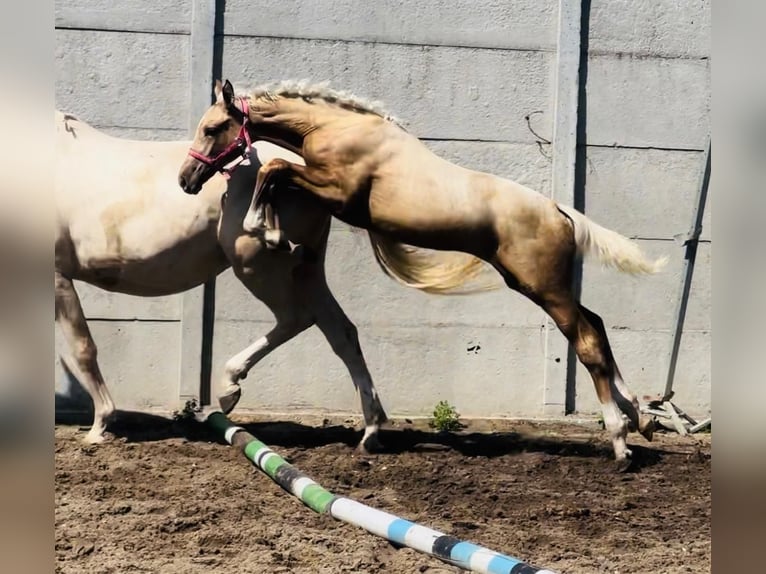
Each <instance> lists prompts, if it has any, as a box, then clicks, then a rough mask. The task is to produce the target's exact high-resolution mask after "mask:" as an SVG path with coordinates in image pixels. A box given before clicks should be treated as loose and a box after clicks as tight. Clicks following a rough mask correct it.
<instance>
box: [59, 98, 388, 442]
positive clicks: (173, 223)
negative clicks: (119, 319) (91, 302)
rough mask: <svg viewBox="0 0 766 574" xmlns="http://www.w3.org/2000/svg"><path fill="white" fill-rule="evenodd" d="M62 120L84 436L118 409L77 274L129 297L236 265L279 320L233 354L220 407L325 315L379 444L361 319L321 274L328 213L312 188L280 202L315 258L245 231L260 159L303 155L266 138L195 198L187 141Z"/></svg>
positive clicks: (70, 359) (70, 297)
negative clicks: (87, 414)
mask: <svg viewBox="0 0 766 574" xmlns="http://www.w3.org/2000/svg"><path fill="white" fill-rule="evenodd" d="M55 125H56V161H57V165H56V169H57V172H56V188H55V205H56V213H57V222H58V226H57V229H56V244H55V246H56V247H55V298H56V323H57V324H58V326H59V328H60V329H61V331H62V333H63V335H64V338H65V340H66V344H67V347H68V349H67V350H65V351H64V352H63V353H62V357H61V358H62V361H63V363H64V365H65V367H66V368H67V369H68V370H69V371H70V372H71V373H72V374H73V375H75V376H76V377H77V378H78V380H79V381H80V382H81V384H82V385H83V386H84V387H85V389H86V390H87V391H88V394H89V395H90V396H91V399H92V400H93V405H94V419H93V425H92V428H91V429H90V431H89V432H88V434H87V436H86V437H85V438H86V440H87V441H88V442H91V443H98V442H101V441H103V440H104V431H105V430H106V424H107V420H108V418H109V417H110V415H112V413H113V411H114V408H115V407H114V401H113V400H112V397H111V395H110V393H109V390H108V389H107V387H106V384H105V382H104V378H103V376H102V374H101V370H100V368H99V365H98V360H97V357H96V345H95V343H94V341H93V338H92V336H91V333H90V330H89V328H88V324H87V321H86V318H85V314H84V313H83V309H82V307H81V305H80V299H79V297H78V295H77V291H76V290H75V285H74V281H75V280H80V281H85V282H87V283H90V284H92V285H95V286H98V287H100V288H102V289H105V290H108V291H113V292H118V293H127V294H130V295H139V296H147V297H148V296H159V295H169V294H173V293H180V292H182V291H184V290H186V289H190V288H192V287H194V286H196V285H200V284H201V283H203V282H205V281H206V280H208V279H210V278H212V277H215V276H216V275H217V274H218V273H220V272H221V271H223V270H224V269H226V268H227V267H228V266H229V264H230V263H231V265H232V267H233V270H234V273H235V274H236V276H237V277H238V278H239V280H240V281H241V282H242V283H243V284H244V285H245V287H246V288H247V289H248V290H249V291H250V292H251V293H252V294H253V295H254V296H255V297H256V298H258V299H259V300H261V301H262V302H263V303H265V304H266V305H267V306H268V307H269V309H270V311H271V312H272V313H273V314H274V317H275V319H276V325H275V326H274V328H273V329H272V330H271V331H269V333H267V334H266V335H265V336H263V337H261V338H259V339H257V340H256V341H255V342H254V343H253V344H251V345H250V346H248V347H247V348H246V349H244V350H243V351H241V352H239V353H237V354H236V355H234V356H233V357H232V358H231V359H230V360H229V361H227V363H226V366H225V368H224V373H223V376H222V378H221V381H220V383H219V389H220V391H219V392H220V394H219V400H220V402H221V407H222V408H223V409H224V410H225V411H226V412H229V411H230V410H231V409H233V408H234V406H235V405H236V403H237V401H238V399H239V398H240V393H241V391H240V385H239V382H240V380H241V379H244V378H245V377H246V376H247V373H248V371H250V369H252V368H253V366H254V365H255V364H256V363H257V362H258V361H259V360H261V359H262V358H263V357H265V356H266V355H267V354H268V353H269V352H271V351H272V350H274V349H275V348H277V347H278V346H279V345H281V344H282V343H285V342H286V341H289V340H290V339H292V338H293V337H295V336H296V335H297V334H298V333H300V332H302V331H304V330H305V329H307V328H309V327H310V326H312V325H317V326H318V327H319V329H320V330H321V331H322V333H323V334H324V336H325V337H326V338H327V340H328V342H329V343H330V346H331V347H332V349H333V351H334V352H335V353H336V354H337V355H338V357H340V359H341V360H342V361H343V362H344V364H345V365H346V367H347V369H348V371H349V374H350V375H351V379H352V381H353V383H354V385H355V386H356V388H357V390H358V392H359V395H360V400H361V403H362V412H363V414H364V420H365V426H366V428H365V435H364V437H363V439H362V442H361V443H360V446H361V447H362V448H363V449H364V448H370V447H374V446H375V440H376V433H377V430H378V426H379V425H380V424H381V423H382V422H384V421H385V420H386V414H385V412H384V410H383V407H382V406H381V403H380V400H379V399H378V394H377V391H376V389H375V387H374V385H373V382H372V377H371V376H370V373H369V371H368V369H367V365H366V363H365V360H364V357H363V355H362V351H361V348H360V346H359V340H358V337H357V331H356V328H355V326H354V324H353V323H352V322H351V321H350V320H349V319H348V317H347V316H346V315H345V313H344V312H343V310H342V309H341V307H340V305H339V304H338V302H337V301H336V299H335V297H334V296H333V295H332V293H331V292H330V289H329V287H328V285H327V281H326V279H325V271H324V254H325V248H326V245H327V237H328V234H329V230H330V216H329V215H328V214H327V212H326V210H324V209H322V208H321V207H320V206H319V205H318V204H317V202H316V201H315V200H313V199H312V198H310V197H306V198H304V199H298V200H297V201H290V202H289V205H288V204H286V205H285V206H284V207H283V206H281V205H280V206H278V207H277V208H276V209H277V211H278V212H279V215H280V224H281V225H284V226H285V229H288V228H289V230H290V231H289V232H290V234H291V235H294V236H295V237H296V238H300V241H301V242H305V243H304V245H305V246H306V247H307V251H309V252H310V254H311V258H310V260H301V259H300V258H298V257H295V256H293V255H290V254H289V253H284V252H280V251H274V250H268V249H264V248H263V243H262V242H261V241H260V240H257V239H254V238H253V237H252V236H250V235H248V234H246V233H244V232H243V230H242V220H243V218H244V215H245V213H246V212H247V209H248V206H249V203H250V197H251V195H252V192H253V187H254V185H255V180H256V174H257V172H258V169H259V167H260V165H261V164H260V161H259V158H261V159H262V160H263V161H269V160H272V159H274V158H277V157H284V158H287V159H290V160H291V161H299V158H297V157H296V156H295V155H294V154H291V153H289V152H287V151H286V150H284V149H280V148H278V147H276V146H274V145H272V144H268V143H266V142H258V143H257V144H256V145H255V146H254V148H253V150H254V153H252V154H251V155H250V161H249V165H244V166H242V167H241V168H240V169H238V170H237V172H236V174H234V176H233V177H232V178H231V179H230V180H229V181H228V183H227V181H226V180H225V179H224V178H223V177H219V176H216V177H214V178H212V179H210V181H208V182H207V184H206V185H205V186H204V189H203V190H202V192H201V193H200V194H199V195H198V196H197V197H189V196H185V195H183V194H180V193H178V189H177V187H176V170H177V166H178V162H180V161H181V159H182V158H183V157H184V156H185V155H186V153H187V150H188V148H189V142H149V141H132V140H126V139H121V138H114V137H110V136H107V135H106V134H104V133H102V132H99V131H98V130H96V129H94V128H92V127H91V126H89V125H88V124H87V123H85V122H83V121H80V120H78V119H76V118H74V117H73V116H70V115H65V114H63V113H61V112H56V115H55ZM224 198H227V200H226V201H225V206H224V207H223V211H222V203H224V201H223V200H224ZM286 203H287V202H286Z"/></svg>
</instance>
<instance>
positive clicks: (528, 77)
mask: <svg viewBox="0 0 766 574" xmlns="http://www.w3.org/2000/svg"><path fill="white" fill-rule="evenodd" d="M552 58H553V55H552V54H549V53H543V52H529V51H508V50H480V49H466V48H440V47H413V46H396V45H392V44H357V43H348V42H330V41H307V40H286V39H264V38H240V37H227V38H225V39H224V62H223V76H224V77H225V78H228V79H230V80H231V81H232V82H234V83H235V85H237V86H241V87H244V88H247V87H248V86H249V87H252V86H256V85H260V84H263V83H267V82H271V81H275V80H284V79H302V78H307V79H310V80H313V81H317V82H319V81H325V80H331V81H332V84H331V85H332V86H333V87H335V88H338V89H342V90H348V91H352V92H354V93H356V94H358V95H360V96H363V97H367V98H371V99H381V100H383V101H384V102H385V104H386V106H387V107H388V109H389V110H390V111H391V112H392V113H393V114H394V115H395V116H397V117H399V118H400V119H402V120H403V121H404V122H405V123H406V124H407V126H408V129H409V130H410V131H412V133H414V134H415V135H417V136H418V137H425V138H434V139H479V140H493V141H508V142H517V143H533V142H534V141H535V138H534V136H533V135H532V134H531V133H530V132H529V129H528V128H527V124H526V122H525V121H524V116H525V115H526V114H529V113H530V112H533V111H536V110H542V111H543V112H545V113H543V114H540V117H539V119H540V122H539V124H538V127H537V128H536V129H537V130H538V131H539V133H540V134H541V135H542V136H543V137H547V138H549V139H550V133H551V117H550V116H551V104H552V102H551V97H550V93H551V86H552V83H553V75H554V72H553V68H552Z"/></svg>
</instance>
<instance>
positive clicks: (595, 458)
mask: <svg viewBox="0 0 766 574" xmlns="http://www.w3.org/2000/svg"><path fill="white" fill-rule="evenodd" d="M232 420H235V421H237V422H239V423H240V424H242V423H243V422H245V420H246V419H242V418H237V417H232ZM260 421H261V422H248V423H247V424H245V426H246V428H247V429H248V430H249V431H250V432H251V433H252V434H254V435H255V436H257V437H258V438H260V439H261V440H262V441H264V442H265V443H266V444H268V445H270V446H271V447H273V448H274V449H275V450H277V452H279V453H280V454H281V455H282V456H284V457H285V458H287V459H288V460H289V461H290V462H291V463H293V464H294V465H296V466H297V467H298V468H299V469H301V470H302V471H303V472H305V473H306V474H308V475H309V476H310V477H312V478H313V479H314V480H316V481H317V482H319V483H320V484H321V485H322V486H324V487H325V488H327V489H328V490H330V491H332V492H334V493H335V494H339V495H344V496H349V497H351V498H354V499H356V500H359V501H360V502H364V503H365V504H368V505H371V506H374V507H376V508H380V509H382V510H386V511H388V512H391V513H394V514H397V515H399V516H400V517H402V518H407V519H410V520H414V521H416V522H419V523H421V524H423V525H426V526H430V527H432V528H435V529H437V530H441V531H443V532H445V533H448V534H452V535H454V536H457V537H458V538H462V539H464V540H469V541H471V542H475V543H478V544H482V545H484V546H487V547H489V548H491V549H493V550H496V551H499V552H504V553H506V554H510V555H511V556H515V557H517V558H521V559H523V560H525V561H527V562H529V563H532V564H535V565H538V566H545V567H548V568H551V569H553V570H556V571H558V572H562V573H570V574H574V573H580V574H587V573H606V572H609V573H621V574H624V573H650V572H662V573H663V574H673V573H682V572H684V573H685V572H693V573H702V572H709V571H710V544H711V534H710V505H711V486H710V480H711V446H710V435H694V436H693V437H679V436H677V435H675V434H671V433H662V434H658V435H655V440H654V441H653V442H652V443H647V442H646V441H644V439H643V438H641V437H640V436H638V435H636V434H631V435H630V436H629V444H630V445H631V447H632V448H633V450H634V453H635V454H636V455H637V461H638V464H637V465H636V466H637V467H636V468H635V469H633V470H632V471H631V472H628V473H624V474H617V473H615V472H614V467H613V463H612V459H611V449H610V446H609V443H608V441H607V438H606V435H605V433H604V432H603V431H602V430H601V429H599V428H598V427H597V426H596V425H595V424H594V425H588V426H582V425H569V424H566V425H565V424H537V423H528V422H505V423H503V424H502V425H500V423H486V422H485V423H476V424H474V425H472V426H471V427H469V428H467V429H465V430H464V431H461V432H459V433H455V434H438V433H434V432H431V431H429V430H428V429H427V426H426V425H425V424H422V423H418V424H408V423H407V422H404V421H402V422H399V423H397V424H395V425H394V426H392V427H390V428H389V429H388V430H386V431H384V432H383V433H382V436H381V439H382V441H383V442H384V444H385V446H386V447H387V449H388V451H387V452H386V453H385V454H376V455H372V456H360V455H359V454H357V453H356V452H355V450H354V446H355V445H356V443H357V441H358V440H359V438H360V436H361V433H360V432H358V431H356V430H355V427H354V425H353V421H345V422H344V421H343V420H339V421H329V420H325V421H322V420H321V419H319V420H316V421H315V420H311V421H309V420H308V419H305V418H304V419H302V420H300V421H292V422H278V421H266V420H265V419H260ZM490 425H493V426H490ZM111 430H112V432H113V433H114V438H113V440H111V441H109V442H108V443H106V444H103V445H100V446H97V447H96V446H88V445H85V444H84V443H83V442H82V438H83V436H84V434H85V433H84V431H83V428H82V427H79V426H74V425H57V427H56V558H57V561H56V562H57V566H56V572H60V573H72V574H74V573H77V574H80V573H123V572H161V573H168V574H176V573H202V572H205V573H224V572H226V573H229V572H231V573H234V572H236V573H287V572H295V573H301V574H304V573H305V574H320V573H335V572H359V573H366V572H370V573H397V574H410V573H428V574H437V573H447V572H449V573H454V572H459V571H460V570H458V569H456V568H455V567H453V566H448V565H446V564H444V563H443V562H440V561H439V560H437V559H435V558H431V557H428V556H426V555H423V554H420V553H418V552H415V551H414V550H410V549H408V548H402V549H397V548H394V547H393V546H392V545H391V544H389V543H388V542H387V541H385V540H383V539H382V538H378V537H376V536H373V535H371V534H368V533H367V532H365V531H364V530H362V529H359V528H357V527H354V526H351V525H348V524H344V523H341V522H338V521H335V520H333V519H332V518H331V517H329V516H320V515H317V514H315V513H314V512H312V511H311V510H309V509H308V508H306V507H305V506H303V505H302V504H301V503H300V502H299V501H298V500H297V499H295V498H293V497H292V496H291V495H289V494H287V493H286V492H284V491H283V490H281V489H280V488H279V487H278V486H277V485H276V484H275V483H273V482H272V481H271V480H270V479H269V478H268V477H266V476H265V475H264V474H262V473H261V472H260V471H259V470H257V469H256V468H255V467H254V466H253V465H251V463H250V462H249V461H248V460H247V459H246V458H245V457H244V456H243V455H242V454H241V453H240V452H238V451H237V450H235V449H233V448H231V447H228V446H226V445H224V444H222V443H219V442H218V441H217V440H216V438H215V437H213V436H212V435H211V434H210V433H209V432H208V431H207V430H206V428H204V427H202V426H200V425H197V424H196V423H190V422H173V421H170V420H168V419H162V418H159V417H152V416H136V415H133V416H128V415H127V414H123V415H122V417H121V418H120V419H119V420H118V421H117V422H116V424H115V425H113V427H112V428H111Z"/></svg>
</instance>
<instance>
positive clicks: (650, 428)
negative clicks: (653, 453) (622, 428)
mask: <svg viewBox="0 0 766 574" xmlns="http://www.w3.org/2000/svg"><path fill="white" fill-rule="evenodd" d="M655 428H656V423H655V422H654V419H647V420H646V423H645V424H644V425H643V428H641V429H639V432H640V433H641V434H642V435H643V437H644V438H645V439H646V440H648V441H649V442H652V438H653V437H654V429H655Z"/></svg>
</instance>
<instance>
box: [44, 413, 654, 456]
mask: <svg viewBox="0 0 766 574" xmlns="http://www.w3.org/2000/svg"><path fill="white" fill-rule="evenodd" d="M91 422H92V415H91V414H87V413H84V414H74V415H73V414H58V413H57V416H56V423H57V424H68V425H72V424H76V425H82V427H83V432H85V431H86V430H87V429H88V428H89V426H90V424H91ZM240 426H242V427H243V428H244V429H245V430H247V432H249V433H250V434H252V435H254V436H256V437H258V439H259V440H261V441H262V442H264V443H266V444H268V445H269V446H273V447H275V448H277V447H286V448H304V449H311V448H319V447H323V446H327V445H331V444H344V445H346V446H348V447H349V448H355V447H356V446H357V445H358V444H359V441H360V440H361V438H362V431H361V430H357V429H356V428H353V427H351V426H345V425H324V426H308V425H305V424H301V423H297V422H292V421H276V422H255V423H243V424H241V425H240ZM108 432H109V433H111V434H112V435H114V436H115V437H117V438H119V439H122V440H123V441H125V442H152V441H160V440H165V439H170V438H183V439H186V440H189V441H206V442H218V443H220V444H225V443H224V441H223V439H221V438H220V437H219V436H217V435H215V434H214V433H213V432H211V431H210V430H209V429H208V428H207V427H206V426H205V425H203V424H200V423H198V422H196V421H194V420H189V419H174V418H169V417H163V416H158V415H153V414H147V413H141V412H136V411H117V413H116V414H115V417H114V419H113V420H112V421H111V422H110V424H109V427H108ZM641 440H642V439H641ZM380 442H381V444H382V447H383V450H382V452H383V453H387V454H398V453H403V452H425V451H436V450H453V451H456V452H459V453H460V454H462V455H464V456H468V457H474V456H478V457H488V458H491V457H496V456H503V455H509V454H518V453H525V452H539V453H546V454H550V455H555V456H564V457H586V458H603V459H604V460H605V461H611V460H613V459H612V457H613V454H612V450H611V446H610V444H609V442H608V440H607V438H606V436H604V437H598V436H594V437H593V438H569V437H564V436H555V435H551V436H540V435H538V434H530V433H525V432H513V431H504V432H486V433H485V432H466V431H463V432H456V433H452V432H437V431H427V430H421V429H413V428H401V429H396V428H387V429H381V431H380ZM631 448H632V450H633V454H634V465H633V466H634V468H635V469H638V468H641V467H646V466H653V465H655V464H657V463H658V462H660V460H661V458H662V456H663V455H664V454H667V453H666V452H665V451H663V450H662V449H658V448H646V447H643V446H640V445H636V444H632V445H631Z"/></svg>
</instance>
